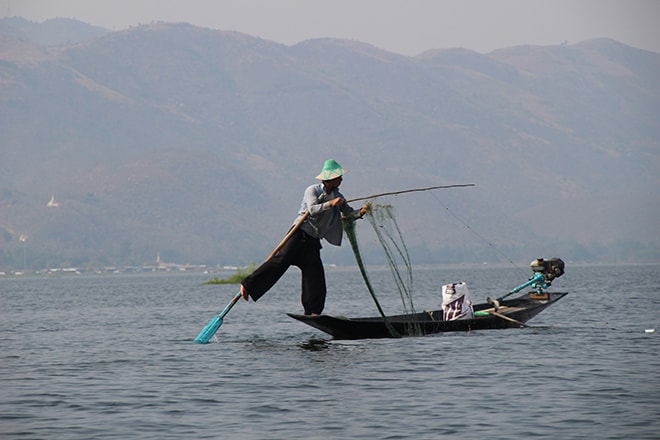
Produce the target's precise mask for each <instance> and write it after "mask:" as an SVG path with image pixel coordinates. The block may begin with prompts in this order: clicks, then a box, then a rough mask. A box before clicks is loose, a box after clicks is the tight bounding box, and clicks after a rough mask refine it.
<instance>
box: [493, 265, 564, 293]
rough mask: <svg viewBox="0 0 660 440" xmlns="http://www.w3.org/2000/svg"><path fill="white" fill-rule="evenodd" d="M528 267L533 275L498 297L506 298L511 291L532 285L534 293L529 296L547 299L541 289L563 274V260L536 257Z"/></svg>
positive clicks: (517, 290)
mask: <svg viewBox="0 0 660 440" xmlns="http://www.w3.org/2000/svg"><path fill="white" fill-rule="evenodd" d="M529 267H530V268H531V269H532V272H534V275H533V276H532V277H531V278H530V279H529V280H528V281H527V282H526V283H524V284H521V285H520V286H518V287H516V288H515V289H513V290H511V291H510V292H509V293H507V294H506V295H504V296H503V297H502V298H500V299H503V298H506V297H507V296H509V295H511V294H513V293H517V292H520V291H521V290H523V289H524V288H526V287H528V286H532V287H533V288H534V290H536V294H535V295H532V294H530V296H531V297H535V298H536V299H544V298H545V299H547V296H548V295H547V294H546V293H545V292H544V291H543V289H546V288H548V287H550V285H551V283H552V281H553V280H554V279H555V278H559V277H560V276H562V275H563V274H564V262H563V261H562V260H561V258H551V259H549V260H544V259H543V258H537V259H536V260H534V261H532V262H531V263H530V264H529Z"/></svg>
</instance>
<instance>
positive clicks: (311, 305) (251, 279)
mask: <svg viewBox="0 0 660 440" xmlns="http://www.w3.org/2000/svg"><path fill="white" fill-rule="evenodd" d="M291 266H296V267H298V268H300V270H301V272H302V295H301V302H302V305H303V308H304V309H305V315H311V314H312V313H318V314H320V313H321V312H322V311H323V307H324V306H325V295H326V286H325V272H324V270H323V262H322V261H321V241H320V240H319V239H318V238H314V237H312V236H310V235H308V234H307V233H305V232H303V231H302V230H301V229H298V230H297V231H296V232H295V233H294V234H293V235H292V236H291V238H289V240H287V242H286V243H285V244H284V246H283V247H282V249H280V251H279V252H278V253H277V254H276V255H275V256H274V257H273V258H271V259H270V260H269V261H267V262H265V263H264V264H262V265H261V266H259V267H258V268H257V269H256V270H255V271H254V272H253V273H252V274H251V275H249V276H248V277H246V278H245V279H244V280H243V281H242V282H241V284H242V285H243V286H244V287H245V290H246V291H247V293H248V294H249V295H250V297H252V299H253V300H254V301H257V300H258V299H259V298H261V297H262V296H263V295H264V294H265V293H266V292H268V290H270V288H271V287H273V285H275V283H276V282H277V281H278V280H279V279H280V278H281V277H282V275H284V272H286V271H287V269H289V267H291Z"/></svg>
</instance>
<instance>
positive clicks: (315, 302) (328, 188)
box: [241, 159, 367, 316]
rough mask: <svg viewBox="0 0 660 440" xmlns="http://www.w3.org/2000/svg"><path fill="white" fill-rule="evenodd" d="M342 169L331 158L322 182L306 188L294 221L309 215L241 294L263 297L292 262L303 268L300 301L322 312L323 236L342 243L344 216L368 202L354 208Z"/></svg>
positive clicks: (309, 312)
mask: <svg viewBox="0 0 660 440" xmlns="http://www.w3.org/2000/svg"><path fill="white" fill-rule="evenodd" d="M346 173H347V170H345V169H343V168H342V167H341V165H339V164H338V163H337V162H336V161H335V160H332V159H328V160H326V161H325V163H324V164H323V169H322V170H321V173H320V174H319V175H318V176H316V178H317V179H318V180H320V181H321V182H320V183H316V184H314V185H311V186H309V187H308V188H307V189H306V190H305V194H304V196H303V200H302V204H301V206H300V211H299V212H298V217H297V218H296V220H295V221H294V223H293V224H294V225H296V224H297V223H298V221H299V220H300V219H302V217H303V216H304V215H305V214H306V213H307V211H309V216H308V217H307V218H306V219H305V220H304V221H303V222H302V224H300V226H299V227H298V229H297V230H296V231H295V232H294V233H293V235H292V236H291V237H290V238H289V239H288V240H287V241H286V243H284V245H283V247H282V248H281V249H280V250H279V252H277V253H276V254H275V255H274V256H272V258H269V259H268V260H267V261H266V262H265V263H263V264H262V265H261V266H259V267H258V268H257V269H256V270H255V271H254V272H253V273H252V274H251V275H249V276H247V277H246V278H245V279H244V280H243V281H242V282H241V296H242V297H243V299H244V300H246V301H248V296H249V297H251V298H252V300H253V301H257V300H258V299H259V298H261V297H262V296H263V295H264V294H265V293H266V292H268V290H270V288H271V287H273V285H275V283H276V282H277V281H278V280H279V279H280V278H281V277H282V275H284V273H285V272H286V271H287V269H288V268H289V267H290V266H297V267H299V268H300V270H301V272H302V295H301V302H302V305H303V308H304V309H305V315H312V316H316V315H319V314H321V312H322V311H323V307H324V306H325V296H326V285H325V272H324V270H323V262H322V261H321V252H320V251H321V248H322V246H321V239H322V238H324V239H325V240H326V241H327V242H328V243H330V244H332V245H335V246H340V245H341V240H342V233H343V229H342V224H341V217H342V215H343V216H344V217H348V218H353V219H357V218H362V216H364V214H365V213H366V211H367V207H366V205H365V206H363V207H362V208H361V209H359V210H354V209H353V208H351V207H350V206H349V205H348V203H347V202H346V199H345V198H344V196H343V195H342V194H341V193H340V192H339V185H341V182H342V178H343V175H344V174H346Z"/></svg>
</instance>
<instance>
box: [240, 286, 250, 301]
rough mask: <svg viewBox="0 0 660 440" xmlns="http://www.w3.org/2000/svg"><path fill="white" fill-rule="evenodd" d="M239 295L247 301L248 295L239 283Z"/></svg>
mask: <svg viewBox="0 0 660 440" xmlns="http://www.w3.org/2000/svg"><path fill="white" fill-rule="evenodd" d="M241 296H242V297H243V299H244V300H245V301H247V300H248V298H249V297H248V293H247V290H245V287H243V285H242V284H241Z"/></svg>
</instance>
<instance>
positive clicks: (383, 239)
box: [343, 203, 421, 337]
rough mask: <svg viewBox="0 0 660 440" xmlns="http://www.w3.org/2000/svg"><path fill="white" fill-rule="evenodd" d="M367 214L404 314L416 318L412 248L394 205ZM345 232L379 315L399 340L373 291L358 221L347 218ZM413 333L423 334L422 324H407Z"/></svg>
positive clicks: (371, 206) (375, 206) (373, 206)
mask: <svg viewBox="0 0 660 440" xmlns="http://www.w3.org/2000/svg"><path fill="white" fill-rule="evenodd" d="M367 206H368V209H367V213H366V214H365V219H366V220H367V221H368V222H369V224H370V225H371V227H372V228H373V230H374V232H375V234H376V237H377V239H378V242H379V243H380V245H381V247H382V248H383V252H384V254H385V259H386V261H387V264H388V266H389V269H390V272H391V274H392V278H393V280H394V284H395V286H396V288H397V290H398V292H399V296H400V297H401V303H402V306H403V313H404V314H405V315H412V314H414V313H415V307H414V304H413V274H412V264H411V262H410V255H409V254H408V249H407V248H406V244H405V242H404V240H403V235H402V233H401V229H400V228H399V225H398V224H397V221H396V210H395V208H394V206H392V205H391V204H386V205H385V204H383V205H381V204H373V203H369V204H368V205H367ZM343 226H344V232H345V233H346V237H347V238H348V240H349V242H350V243H351V248H352V249H353V254H354V255H355V261H356V262H357V265H358V267H359V269H360V273H361V274H362V278H363V279H364V282H365V284H366V286H367V289H368V290H369V293H370V294H371V297H372V299H373V301H374V303H375V304H376V308H377V309H378V312H379V313H380V315H381V316H382V317H383V320H384V322H385V325H386V326H387V328H388V330H389V332H390V334H391V335H392V336H394V337H398V336H399V334H398V333H397V332H396V330H395V329H394V327H393V326H392V324H391V323H390V321H389V319H388V318H387V315H386V313H385V311H384V310H383V308H382V306H381V305H380V302H379V301H378V296H377V295H376V292H375V290H374V288H373V285H372V283H371V281H370V279H369V274H368V272H367V268H366V265H365V264H364V261H363V259H362V253H361V252H360V246H359V244H358V238H357V231H356V228H355V221H353V220H348V219H345V220H344V222H343ZM406 324H407V325H408V326H409V328H408V333H409V334H421V329H420V328H419V326H418V325H415V323H414V322H413V321H412V320H409V321H408V322H407V323H406Z"/></svg>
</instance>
